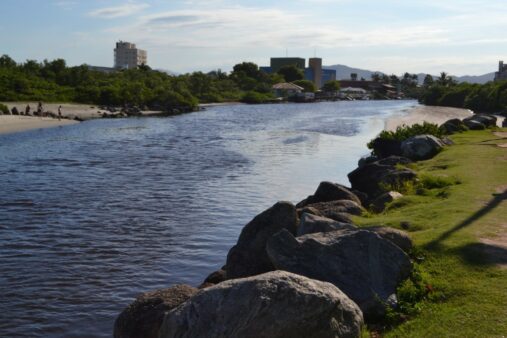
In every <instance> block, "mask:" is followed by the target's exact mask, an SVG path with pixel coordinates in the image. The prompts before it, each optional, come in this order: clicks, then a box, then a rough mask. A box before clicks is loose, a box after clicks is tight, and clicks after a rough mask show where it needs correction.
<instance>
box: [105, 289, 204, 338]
mask: <svg viewBox="0 0 507 338" xmlns="http://www.w3.org/2000/svg"><path fill="white" fill-rule="evenodd" d="M196 293H197V289H196V288H193V287H191V286H188V285H175V286H173V287H170V288H168V289H162V290H156V291H152V292H146V293H143V294H141V295H140V296H139V297H137V299H136V300H135V301H134V302H133V303H132V304H130V305H129V306H128V307H127V308H126V309H125V310H123V312H122V313H121V314H120V315H119V316H118V318H117V319H116V321H115V322H114V334H113V335H114V337H115V338H158V331H159V329H160V325H162V322H163V320H164V315H165V313H166V312H167V311H169V310H171V309H173V308H175V307H177V306H178V305H180V304H181V303H183V302H185V301H186V300H188V299H189V298H190V297H191V296H193V295H194V294H196Z"/></svg>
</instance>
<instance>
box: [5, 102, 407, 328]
mask: <svg viewBox="0 0 507 338" xmlns="http://www.w3.org/2000/svg"><path fill="white" fill-rule="evenodd" d="M415 104H416V103H415V102H413V101H362V102H361V101H355V102H326V103H316V104H275V105H258V106H256V105H231V106H218V107H213V108H209V109H208V110H206V111H202V112H195V113H191V114H186V115H180V116H175V117H171V118H131V119H109V120H92V121H87V122H84V123H80V124H77V125H72V126H67V127H60V128H51V129H41V130H35V131H28V132H23V133H17V134H10V135H0V188H1V190H0V191H1V193H0V272H1V273H0V295H1V300H0V336H1V337H110V336H111V334H112V327H113V322H114V319H115V318H116V316H117V315H118V314H119V312H120V311H121V310H122V309H123V308H124V307H125V306H126V305H128V304H129V303H130V302H131V301H132V300H133V298H134V297H135V296H136V295H137V294H138V293H140V292H144V291H148V290H153V289H157V288H163V287H169V286H171V285H172V284H175V283H187V284H190V285H193V286H197V285H198V284H200V282H201V281H202V280H203V279H204V278H205V277H206V276H207V275H208V274H209V273H210V272H212V271H214V270H216V269H218V268H220V267H221V266H222V265H223V264H224V263H225V257H226V255H227V252H228V250H229V248H230V247H231V246H232V245H234V244H235V242H236V240H237V237H238V235H239V233H240V231H241V228H242V227H243V225H244V224H246V223H247V222H248V221H249V220H251V219H252V218H253V217H254V216H255V215H256V214H258V213H260V212H261V211H263V210H264V209H266V208H268V207H270V206H271V205H273V204H274V203H275V202H276V201H278V200H288V201H292V202H298V201H299V200H301V199H303V198H304V197H306V196H307V195H309V194H312V193H313V192H314V191H315V189H316V188H317V185H318V183H319V182H320V181H323V180H331V181H334V182H339V183H343V184H348V181H347V176H346V175H347V173H348V172H350V171H351V170H353V169H354V168H355V167H356V164H357V160H358V159H359V157H360V156H362V155H365V154H366V153H367V152H368V151H367V149H366V146H365V144H366V142H367V141H368V140H370V139H371V138H372V137H374V136H375V135H376V134H377V133H378V132H379V131H380V130H381V129H382V128H383V126H384V120H385V118H386V117H388V116H390V115H392V114H395V113H399V112H400V111H403V110H405V109H407V108H409V107H412V106H414V105H415Z"/></svg>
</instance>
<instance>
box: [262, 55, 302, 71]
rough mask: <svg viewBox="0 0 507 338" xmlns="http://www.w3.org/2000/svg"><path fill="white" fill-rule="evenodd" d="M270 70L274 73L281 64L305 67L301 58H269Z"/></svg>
mask: <svg viewBox="0 0 507 338" xmlns="http://www.w3.org/2000/svg"><path fill="white" fill-rule="evenodd" d="M270 66H271V71H272V72H273V73H276V72H278V71H279V70H280V68H282V67H283V66H296V67H298V68H299V69H301V70H303V69H305V59H303V58H289V57H286V58H271V64H270Z"/></svg>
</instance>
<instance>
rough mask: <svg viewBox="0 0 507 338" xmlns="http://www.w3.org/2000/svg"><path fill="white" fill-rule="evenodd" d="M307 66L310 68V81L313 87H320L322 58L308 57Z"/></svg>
mask: <svg viewBox="0 0 507 338" xmlns="http://www.w3.org/2000/svg"><path fill="white" fill-rule="evenodd" d="M308 67H309V68H311V69H312V71H313V72H312V73H313V74H312V78H311V80H310V81H312V82H313V84H314V85H315V87H317V88H321V87H322V85H323V83H322V59H321V58H310V59H308Z"/></svg>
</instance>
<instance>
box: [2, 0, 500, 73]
mask: <svg viewBox="0 0 507 338" xmlns="http://www.w3.org/2000/svg"><path fill="white" fill-rule="evenodd" d="M0 13H1V15H0V17H1V18H2V19H1V20H0V54H8V55H10V56H11V57H12V58H14V59H15V60H16V61H18V62H23V61H25V60H27V59H36V60H39V61H40V60H43V59H49V60H51V59H54V58H64V59H65V60H67V63H68V64H69V65H80V64H83V63H87V64H91V65H98V66H112V64H113V48H114V44H115V42H116V41H118V40H120V39H121V40H124V41H129V42H134V43H136V44H137V45H138V47H140V48H142V49H146V50H147V51H148V64H149V65H150V66H151V67H153V68H160V69H166V70H171V71H174V72H178V73H183V72H190V71H195V70H202V71H208V70H212V69H217V68H221V69H222V70H227V71H228V70H230V69H231V68H232V66H233V65H234V64H236V63H239V62H242V61H253V62H255V63H257V64H259V65H268V64H269V58H270V57H271V56H285V54H286V51H288V55H289V56H300V57H304V58H308V57H312V56H313V55H314V53H315V51H316V55H317V56H319V57H322V58H323V63H324V65H331V64H345V65H348V66H352V67H358V68H364V69H369V70H379V71H384V72H387V73H395V74H401V73H403V72H405V71H408V72H427V73H434V74H437V73H439V72H441V71H446V72H450V73H451V74H454V75H479V74H484V73H488V72H492V71H495V70H496V68H497V64H498V61H499V60H502V59H505V60H506V61H507V43H506V42H507V20H506V19H505V18H506V17H507V6H506V4H505V2H502V1H499V0H489V1H484V0H482V1H478V0H383V1H378V0H355V1H354V0H290V1H289V0H282V1H276V0H272V1H265V0H257V1H249V0H248V1H247V0H245V1H227V0H207V1H201V0H186V1H172V0H146V1H111V0H86V1H85V0H0Z"/></svg>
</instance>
